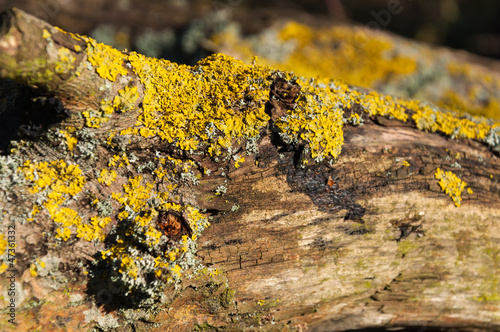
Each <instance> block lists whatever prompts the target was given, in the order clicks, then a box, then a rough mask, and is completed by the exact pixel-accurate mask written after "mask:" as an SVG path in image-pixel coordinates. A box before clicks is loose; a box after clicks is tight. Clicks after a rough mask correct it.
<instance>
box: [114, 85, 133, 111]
mask: <svg viewBox="0 0 500 332" xmlns="http://www.w3.org/2000/svg"><path fill="white" fill-rule="evenodd" d="M138 98H139V92H137V87H136V86H134V87H129V86H126V87H125V88H124V89H122V90H120V91H118V96H116V97H115V99H113V107H114V109H115V110H117V111H119V112H122V113H123V112H128V111H130V110H132V109H133V108H134V107H135V102H136V101H137V99H138Z"/></svg>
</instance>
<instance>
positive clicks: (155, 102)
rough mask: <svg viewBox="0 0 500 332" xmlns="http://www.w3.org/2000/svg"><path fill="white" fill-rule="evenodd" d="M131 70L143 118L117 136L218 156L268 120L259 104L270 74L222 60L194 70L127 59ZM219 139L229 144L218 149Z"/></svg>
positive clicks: (208, 61) (209, 60)
mask: <svg viewBox="0 0 500 332" xmlns="http://www.w3.org/2000/svg"><path fill="white" fill-rule="evenodd" d="M128 61H129V62H130V64H131V65H132V69H133V70H134V72H135V73H136V74H137V75H138V76H139V78H140V80H141V83H142V84H143V85H144V90H145V93H144V99H143V101H142V108H143V113H142V114H141V115H140V116H139V118H138V122H137V124H136V128H130V129H129V130H125V131H123V132H122V134H136V135H137V134H139V135H142V136H145V137H150V136H158V137H160V138H161V139H164V140H166V141H168V142H169V143H173V144H175V145H177V146H178V147H179V148H181V149H183V150H196V149H198V148H199V146H200V145H203V144H207V143H208V144H210V145H211V146H212V149H214V150H217V151H219V150H220V149H221V148H228V147H229V146H230V145H231V143H232V142H231V138H235V139H241V138H243V137H255V136H256V135H258V133H259V128H261V127H262V126H264V125H265V124H266V123H267V120H268V119H269V117H268V115H267V114H266V113H265V111H264V104H265V102H266V100H267V98H268V95H269V92H268V91H269V90H268V89H269V87H270V84H271V83H272V82H271V73H272V71H271V70H270V69H269V68H266V67H260V66H252V65H244V64H243V63H242V62H240V61H237V60H234V59H232V58H230V57H227V56H224V55H222V54H216V55H213V56H211V57H208V58H206V59H204V60H202V61H200V62H199V63H198V65H196V66H194V67H192V68H191V67H187V66H184V65H177V64H175V63H171V62H168V61H166V60H158V59H152V58H147V57H145V56H142V55H140V54H136V53H132V54H131V55H129V57H128ZM218 137H224V138H225V139H228V141H227V142H224V144H223V145H221V144H219V143H220V141H219V140H218V139H217V138H218Z"/></svg>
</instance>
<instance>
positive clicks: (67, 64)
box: [54, 47, 75, 74]
mask: <svg viewBox="0 0 500 332" xmlns="http://www.w3.org/2000/svg"><path fill="white" fill-rule="evenodd" d="M74 63H75V57H74V56H73V55H72V54H71V51H70V50H68V49H67V48H65V47H60V48H59V58H58V61H57V64H56V67H55V68H54V71H55V72H56V73H57V74H65V73H68V72H70V71H71V70H72V69H74V68H75V67H74Z"/></svg>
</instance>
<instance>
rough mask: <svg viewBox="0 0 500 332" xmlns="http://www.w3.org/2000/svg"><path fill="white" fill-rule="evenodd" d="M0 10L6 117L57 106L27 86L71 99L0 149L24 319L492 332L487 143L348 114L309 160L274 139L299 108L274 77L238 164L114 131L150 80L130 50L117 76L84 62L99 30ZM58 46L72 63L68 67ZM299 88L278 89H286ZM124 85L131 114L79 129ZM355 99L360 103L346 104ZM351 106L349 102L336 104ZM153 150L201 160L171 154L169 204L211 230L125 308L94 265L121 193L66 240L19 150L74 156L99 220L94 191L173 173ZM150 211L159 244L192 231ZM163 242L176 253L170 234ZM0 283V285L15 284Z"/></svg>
mask: <svg viewBox="0 0 500 332" xmlns="http://www.w3.org/2000/svg"><path fill="white" fill-rule="evenodd" d="M1 22H2V28H1V30H0V52H1V53H0V64H1V66H0V77H1V78H2V79H3V82H2V87H3V88H2V90H3V91H0V93H3V95H2V94H0V97H3V96H12V95H14V94H15V93H17V94H18V95H19V96H20V97H19V98H18V99H14V100H13V99H8V98H7V97H6V98H5V100H7V102H8V107H6V109H5V111H3V110H2V111H3V112H4V114H3V118H4V119H7V118H10V117H13V118H15V117H17V118H19V119H23V121H24V120H26V118H29V117H30V116H31V115H32V114H33V112H35V110H39V111H41V112H48V113H46V114H47V115H46V116H52V115H51V114H52V113H50V112H49V111H48V109H49V108H50V107H49V108H47V107H45V108H43V107H42V108H40V107H39V106H34V104H29V103H28V106H29V110H28V111H26V110H23V106H26V105H22V104H20V102H19V99H20V98H29V97H30V96H33V94H35V95H43V96H46V97H47V98H56V99H58V100H60V101H62V103H63V105H64V109H65V111H64V112H65V117H64V118H63V119H62V120H61V119H56V118H54V119H53V122H51V124H50V125H48V124H46V123H44V126H43V130H41V133H40V132H37V133H36V134H33V136H34V137H28V138H23V139H22V140H20V142H19V143H17V144H16V145H15V146H14V148H13V149H12V150H11V152H10V153H9V156H5V157H3V159H2V161H1V163H2V165H1V169H2V173H3V175H5V176H3V178H4V179H2V182H1V186H0V192H1V194H2V196H1V197H2V201H1V208H2V212H3V231H4V234H5V239H4V240H7V239H8V238H7V235H8V233H7V231H8V230H9V228H8V226H12V225H14V226H15V228H16V241H15V242H16V250H17V251H16V258H17V261H16V263H15V270H16V271H17V272H16V277H15V279H16V282H17V284H16V292H17V294H16V301H17V302H16V305H17V312H16V323H17V324H18V325H17V330H32V329H36V328H39V329H42V330H47V329H54V330H55V329H62V328H63V326H66V327H67V329H77V328H78V326H80V328H81V327H82V326H83V328H85V329H91V328H92V327H94V326H97V327H99V328H101V329H104V330H106V329H116V330H123V331H126V330H153V331H154V330H158V331H165V330H172V331H173V330H181V331H190V330H194V329H198V330H203V329H207V330H218V329H228V330H259V329H263V330H276V331H287V330H298V331H303V330H306V329H307V330H311V331H337V330H356V329H360V330H361V329H368V328H374V329H381V330H383V329H389V328H398V327H403V328H408V329H414V330H419V331H425V330H438V329H443V328H444V329H446V328H450V329H455V330H460V331H479V330H495V329H500V305H499V303H500V282H499V279H498V276H499V275H500V258H499V257H500V240H499V236H500V224H499V222H498V221H499V220H500V160H499V159H498V156H497V155H495V153H494V152H492V151H491V150H490V148H489V147H488V146H487V145H486V144H484V142H483V141H481V140H480V139H451V138H449V137H447V136H446V135H443V134H438V133H428V132H424V131H421V130H418V129H417V128H416V123H415V122H414V121H411V120H409V121H407V122H402V121H397V120H394V119H388V118H385V117H381V116H369V115H367V114H366V115H365V116H364V117H365V123H364V125H362V126H353V125H349V124H346V125H345V126H344V127H343V139H344V144H343V147H342V153H341V154H340V156H338V157H337V158H336V159H335V160H334V162H331V163H328V162H327V161H324V162H318V163H316V162H314V160H313V158H311V157H310V156H308V155H307V152H306V149H305V146H307V141H306V140H303V141H301V140H298V143H296V144H286V143H284V142H282V141H280V139H279V137H280V136H279V134H278V133H277V129H276V128H275V127H274V124H273V121H275V120H276V119H277V118H278V117H279V116H281V115H283V114H284V113H285V112H289V111H290V109H291V108H293V105H291V104H293V103H294V101H295V98H292V99H290V100H285V97H290V96H289V95H285V93H284V92H282V91H281V92H279V90H277V89H276V84H277V83H276V82H278V80H275V81H274V83H273V85H271V86H270V87H269V96H268V101H267V103H266V105H265V107H266V111H267V112H268V114H269V115H270V116H269V118H270V119H269V123H268V124H267V125H265V126H263V127H262V128H261V129H260V138H259V139H258V140H256V142H255V144H256V145H257V146H258V152H257V153H250V150H249V149H248V148H246V147H244V146H245V145H244V144H243V143H240V145H241V146H242V147H240V150H239V153H240V154H242V155H243V154H244V153H246V152H248V153H246V154H245V160H244V161H242V162H241V166H239V167H236V166H235V165H234V164H235V160H236V159H233V158H232V157H231V155H230V154H229V153H228V156H230V158H228V160H222V161H215V160H214V158H211V157H210V155H209V154H208V152H207V150H201V153H194V152H192V151H190V150H185V149H181V148H178V147H176V146H175V145H173V144H167V143H166V142H165V141H164V140H161V139H159V138H158V137H149V138H146V137H141V136H132V137H130V140H129V141H127V142H125V141H123V142H122V141H120V142H118V141H113V139H112V138H109V137H110V136H109V132H110V130H115V131H116V132H119V131H120V130H123V129H126V128H128V127H130V126H132V125H133V124H134V123H136V121H137V118H138V117H139V116H140V115H141V113H142V109H141V107H143V106H141V105H143V104H145V103H146V101H145V100H144V99H145V95H146V92H145V90H146V87H145V86H146V83H145V80H144V79H143V77H139V75H138V74H137V71H135V70H133V69H131V68H130V67H127V66H126V60H123V68H124V69H125V70H126V73H125V74H123V75H122V76H118V77H117V78H116V80H111V79H109V78H108V79H106V78H103V77H102V75H99V73H98V72H97V70H96V68H95V66H91V65H89V64H88V61H89V57H90V56H89V53H88V52H89V51H88V50H89V48H92V47H97V46H96V43H95V42H94V41H91V40H88V39H85V38H84V37H81V36H73V35H71V34H67V33H65V32H61V31H59V30H57V29H55V28H53V27H51V26H49V25H48V24H47V23H45V22H43V21H40V20H37V19H35V18H33V17H31V16H29V15H28V14H26V13H23V12H21V11H19V10H16V9H13V10H11V11H8V12H6V13H4V14H2V16H1ZM44 30H45V31H46V32H47V33H45V32H44ZM75 46H79V47H75ZM61 50H63V51H61ZM61 54H63V55H61ZM121 54H123V56H126V55H127V54H125V53H121ZM62 57H66V59H73V60H72V61H71V60H70V61H69V65H68V66H67V67H64V68H61V61H62V60H61V58H62ZM42 60H43V61H42ZM66 62H68V61H66ZM172 70H179V72H180V71H181V69H179V68H177V67H176V68H175V69H172ZM48 73H52V74H50V75H49V74H48ZM120 77H122V79H121V78H120ZM123 77H126V79H123ZM10 80H14V81H16V82H18V83H20V84H22V85H27V86H29V87H30V88H32V89H34V91H35V92H32V91H31V90H30V91H27V90H23V88H21V87H20V86H19V85H17V84H15V83H13V82H12V81H10ZM262 84H264V83H262ZM292 85H293V84H292V83H288V82H287V83H286V84H285V88H288V89H290V90H287V91H286V92H290V91H293V88H291V87H290V86H292ZM103 86H108V87H109V88H107V89H102V87H103ZM125 87H137V98H136V99H134V101H133V105H132V106H131V108H132V109H131V110H130V111H129V112H125V113H119V112H114V113H113V114H112V115H111V116H110V117H109V120H108V121H106V122H103V123H102V125H101V126H99V127H97V128H96V127H92V126H86V122H85V116H82V113H83V112H85V111H88V110H89V109H94V110H95V109H98V108H99V107H100V105H101V106H102V100H105V99H106V98H107V99H110V100H113V98H114V97H115V96H118V95H120V92H119V91H122V90H123V89H125ZM305 88H306V87H304V86H303V87H302V89H305ZM277 91H278V92H277ZM273 94H274V95H275V98H274V99H273V98H272V97H271V96H272V95H273ZM236 101H237V100H230V102H236ZM287 103H288V104H287ZM37 107H38V108H37ZM233 107H234V105H233ZM249 107H250V108H251V107H252V106H249ZM356 107H361V106H359V105H357V106H355V107H351V108H354V109H356ZM22 112H28V113H25V114H21V113H22ZM30 112H31V113H30ZM51 112H53V109H51ZM344 112H345V114H348V113H349V112H354V111H353V110H351V111H349V110H348V109H347V107H345V108H344ZM407 112H408V113H410V111H409V110H407ZM19 121H21V120H19ZM311 121H312V120H311ZM21 122H22V121H21ZM30 126H31V127H33V126H34V124H33V123H30V124H29V125H28V127H29V128H31V127H30ZM69 126H71V127H74V128H76V129H75V131H72V130H73V129H68V127H69ZM68 132H69V134H68V135H69V136H70V137H76V138H77V139H78V143H75V144H77V145H76V147H77V148H75V149H76V150H74V149H72V148H70V146H69V145H70V142H71V141H70V140H68V138H67V137H66V136H64V135H65V133H68ZM57 133H59V134H57ZM58 135H59V136H58ZM108 138H109V139H110V141H109V142H107V139H108ZM127 138H128V137H127ZM78 144H79V145H78ZM87 144H90V145H91V146H92V149H95V150H94V151H93V153H92V154H90V152H89V153H84V147H85V146H87ZM247 146H248V145H247ZM122 153H125V154H126V156H127V157H128V158H129V157H130V153H133V155H134V156H135V157H136V161H133V160H129V162H130V165H124V166H123V167H118V166H116V168H111V166H109V165H110V162H109V161H108V160H110V158H113V156H115V155H117V156H120V158H122V156H123V154H122ZM158 155H161V156H162V157H163V158H167V159H168V157H171V158H176V159H177V160H180V161H181V162H188V161H193V164H194V165H196V167H194V168H193V169H194V170H193V173H189V172H185V173H183V174H194V175H193V176H195V175H198V179H197V180H193V179H191V180H190V181H191V182H189V181H184V180H185V179H184V178H182V179H180V175H179V174H178V173H176V174H177V175H174V173H175V172H174V168H175V167H177V164H175V165H176V166H175V167H174V166H171V167H170V166H165V168H168V167H170V168H171V169H170V170H171V174H173V175H172V177H171V178H170V180H172V181H173V179H177V180H178V182H177V183H176V185H177V186H178V189H177V191H176V192H175V193H176V194H178V195H179V196H180V197H178V198H172V202H173V203H175V204H179V205H183V206H187V205H189V206H192V207H197V208H198V209H199V211H201V212H202V213H203V215H204V216H206V217H208V218H209V219H210V221H211V225H210V226H209V227H208V228H207V229H206V230H205V231H204V232H203V233H202V234H201V235H199V236H198V237H197V239H196V243H197V245H198V250H197V253H196V256H195V257H194V258H197V259H199V262H200V263H201V264H202V266H200V265H199V264H198V263H189V264H188V263H186V264H184V263H182V262H181V260H182V259H184V260H188V259H190V258H189V257H190V256H189V257H188V256H187V254H186V255H185V256H182V257H181V258H179V264H180V266H183V267H184V266H185V267H186V268H185V271H184V272H183V274H182V277H181V278H180V279H178V280H177V281H176V283H173V284H172V283H167V284H166V286H165V289H163V290H162V292H163V297H160V299H153V300H155V301H156V302H155V303H154V305H152V306H148V307H144V306H142V307H140V308H139V310H135V309H136V307H134V304H137V303H134V301H132V303H130V301H128V300H127V299H129V298H130V296H131V295H129V294H127V293H126V292H124V291H123V290H120V289H118V288H116V283H115V281H110V280H111V277H110V276H109V274H113V273H118V272H117V271H118V269H119V268H120V267H119V266H118V267H117V266H115V265H112V266H106V265H105V264H106V261H105V260H102V257H104V256H103V254H102V253H103V252H104V251H106V250H107V249H109V248H112V247H113V245H114V244H115V243H116V241H117V238H119V237H120V236H122V233H120V230H121V227H126V226H123V225H124V224H126V222H125V220H127V219H125V220H122V221H120V217H118V211H122V210H119V209H120V208H119V205H118V203H116V202H113V203H110V204H111V205H110V206H111V208H112V209H113V212H112V213H111V221H110V223H109V225H108V226H105V227H103V228H102V229H103V236H105V240H103V241H84V240H83V239H81V238H77V237H76V236H75V235H74V233H72V236H71V237H70V238H69V240H67V241H61V240H60V239H57V238H55V237H54V233H56V228H57V225H56V222H55V217H54V216H53V215H51V214H50V212H46V211H45V210H43V208H42V210H43V211H42V212H40V214H39V215H38V217H36V218H34V220H32V221H27V220H26V219H27V218H28V217H30V216H31V215H30V212H32V209H33V204H34V201H30V199H34V198H33V197H35V196H32V195H34V194H33V188H36V187H35V186H34V185H33V184H32V183H31V182H29V181H28V180H27V176H26V175H25V174H26V173H24V174H23V172H22V171H21V170H22V169H23V168H22V165H23V164H24V165H25V167H27V166H26V164H25V163H26V161H27V160H29V161H30V162H31V164H34V163H40V162H43V161H48V162H53V161H57V160H64V161H65V162H66V163H67V164H71V165H77V166H78V167H79V168H80V169H81V171H82V174H83V175H82V176H83V177H84V178H85V181H86V182H85V185H84V187H83V188H84V189H83V190H82V191H81V193H80V194H76V195H74V197H71V198H70V199H68V200H67V202H65V205H64V206H65V207H70V208H71V209H73V210H74V211H76V212H77V213H78V214H79V215H81V216H85V217H91V216H92V215H93V214H94V213H95V210H96V208H95V206H96V204H97V203H94V199H96V200H97V201H101V202H104V201H105V200H107V199H109V197H110V196H111V195H112V193H115V194H116V193H119V194H121V195H123V197H124V196H125V195H126V193H127V190H129V189H127V185H130V179H132V178H134V177H136V176H137V175H139V174H140V175H141V176H142V178H143V179H144V181H147V182H148V183H153V184H154V185H155V186H156V187H157V188H164V187H166V186H167V185H168V184H169V183H168V181H166V180H164V179H163V180H162V179H161V177H160V179H158V178H157V177H155V175H154V174H153V173H154V172H153V169H151V170H149V171H147V170H148V167H149V166H148V165H149V164H148V162H151V161H153V160H156V159H155V158H156V157H158ZM129 159H132V158H129ZM304 161H305V162H307V163H304ZM119 162H120V160H118V161H116V163H119ZM123 163H124V164H126V162H125V161H123ZM38 165H39V164H38ZM19 167H20V168H19ZM107 167H108V168H110V169H113V170H115V169H116V172H117V176H116V181H115V182H113V184H111V185H107V186H105V185H103V184H102V181H101V180H102V179H103V175H102V173H100V170H101V169H104V168H107ZM184 167H187V166H184ZM204 168H207V169H212V170H213V172H212V173H211V174H207V173H206V172H204ZM438 168H439V169H442V170H445V171H451V172H452V173H453V174H455V175H458V176H460V177H461V179H462V180H463V181H464V182H466V183H467V187H468V188H471V189H472V191H471V192H470V193H467V191H466V190H463V192H462V206H461V207H456V206H455V205H454V204H453V201H452V200H451V199H450V197H449V196H448V195H447V194H445V193H444V192H443V190H442V188H440V186H439V184H438V182H439V180H438V179H436V174H437V169H438ZM20 169H21V170H20ZM140 170H142V171H140ZM144 170H145V171H144ZM155 170H156V169H155ZM39 172H42V171H39ZM179 172H180V173H181V171H179ZM223 173H224V174H223ZM40 174H42V173H40ZM169 174H170V173H169ZM176 176H177V177H176ZM188 176H189V175H185V177H188ZM166 177H167V176H165V178H166ZM35 180H36V179H35ZM103 181H104V180H103ZM39 186H41V185H39ZM222 187H223V188H224V191H221V190H222V189H220V188H222ZM157 188H155V189H154V190H156V191H158V192H160V191H161V190H160V189H157ZM149 190H150V191H151V190H153V189H151V188H150V189H149ZM162 190H166V189H162ZM44 199H46V198H44ZM152 201H153V199H151V202H152ZM127 204H128V203H127ZM148 204H149V203H148ZM151 204H153V203H151ZM61 206H63V205H61ZM157 210H158V211H157V213H159V215H158V220H163V224H162V223H160V221H157V223H156V226H155V227H157V229H158V230H160V229H162V230H163V231H164V233H163V234H164V235H165V236H166V237H167V238H169V239H170V240H171V242H166V243H168V244H169V245H170V244H171V243H173V242H175V241H173V240H172V239H176V237H178V238H180V237H181V236H182V235H190V236H191V235H192V233H191V232H195V231H193V230H192V229H190V227H192V224H190V223H189V218H188V217H187V214H188V212H186V211H187V210H182V211H181V212H179V213H177V212H173V211H163V210H161V209H159V208H158V209H157ZM47 211H48V208H47ZM141 216H142V215H141ZM162 218H163V219H162ZM169 223H170V224H169ZM73 226H75V225H73ZM169 227H170V228H169ZM72 230H73V228H72ZM117 234H118V236H117ZM123 236H125V238H126V236H128V235H123ZM170 240H169V241H170ZM113 241H115V242H113ZM193 241H194V240H193ZM8 242H9V241H7V244H6V245H8ZM172 245H173V247H168V248H169V250H171V252H172V250H174V249H175V248H176V247H175V246H176V245H178V244H172ZM151 248H153V247H151ZM154 248H156V247H154ZM165 248H166V247H165ZM172 248H174V249H172ZM177 249H178V251H179V250H181V249H180V247H177ZM151 250H153V249H151ZM154 250H156V249H154ZM145 252H146V251H145ZM187 252H189V251H187ZM7 254H8V252H6V253H5V254H4V255H7ZM144 255H146V254H144ZM4 257H5V258H4V261H5V262H8V256H4ZM194 258H192V259H193V260H194ZM40 262H43V266H42V264H41V263H40ZM122 268H123V266H122ZM99 269H101V270H104V272H102V271H101V270H99ZM113 269H115V270H116V271H115V270H113ZM207 271H208V272H207ZM4 273H9V272H8V271H7V272H5V271H4ZM106 273H108V274H106ZM120 273H121V272H120ZM105 276H108V277H109V280H108V279H106V278H105ZM3 279H4V280H3V281H2V283H1V286H2V291H3V292H4V293H6V292H7V290H8V288H9V282H8V280H6V278H3ZM148 281H149V282H150V283H152V282H153V281H152V280H148ZM103 285H104V286H103ZM113 287H115V288H113ZM103 289H104V290H106V293H104V292H103V291H102V290H103ZM103 294H105V295H106V296H104V297H103ZM3 301H4V302H3V307H4V308H5V309H4V313H5V315H4V317H7V318H5V319H3V320H2V322H1V323H0V326H1V327H2V329H3V330H14V328H16V326H14V325H12V324H10V323H9V322H8V319H9V318H8V314H9V311H8V307H7V305H8V301H9V297H8V296H5V299H4V300H3Z"/></svg>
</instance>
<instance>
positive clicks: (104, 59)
mask: <svg viewBox="0 0 500 332" xmlns="http://www.w3.org/2000/svg"><path fill="white" fill-rule="evenodd" d="M86 41H87V50H86V53H87V54H88V60H89V62H90V63H91V64H92V65H93V66H94V67H95V68H96V71H97V73H98V74H99V76H101V77H102V78H106V79H108V80H110V81H112V82H114V81H115V80H116V78H117V77H118V75H126V74H127V69H126V68H125V67H124V66H123V61H124V60H125V55H124V54H123V53H122V52H120V51H118V50H116V49H114V48H112V47H111V46H108V45H104V44H102V43H97V42H96V41H95V40H93V39H91V38H86Z"/></svg>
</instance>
